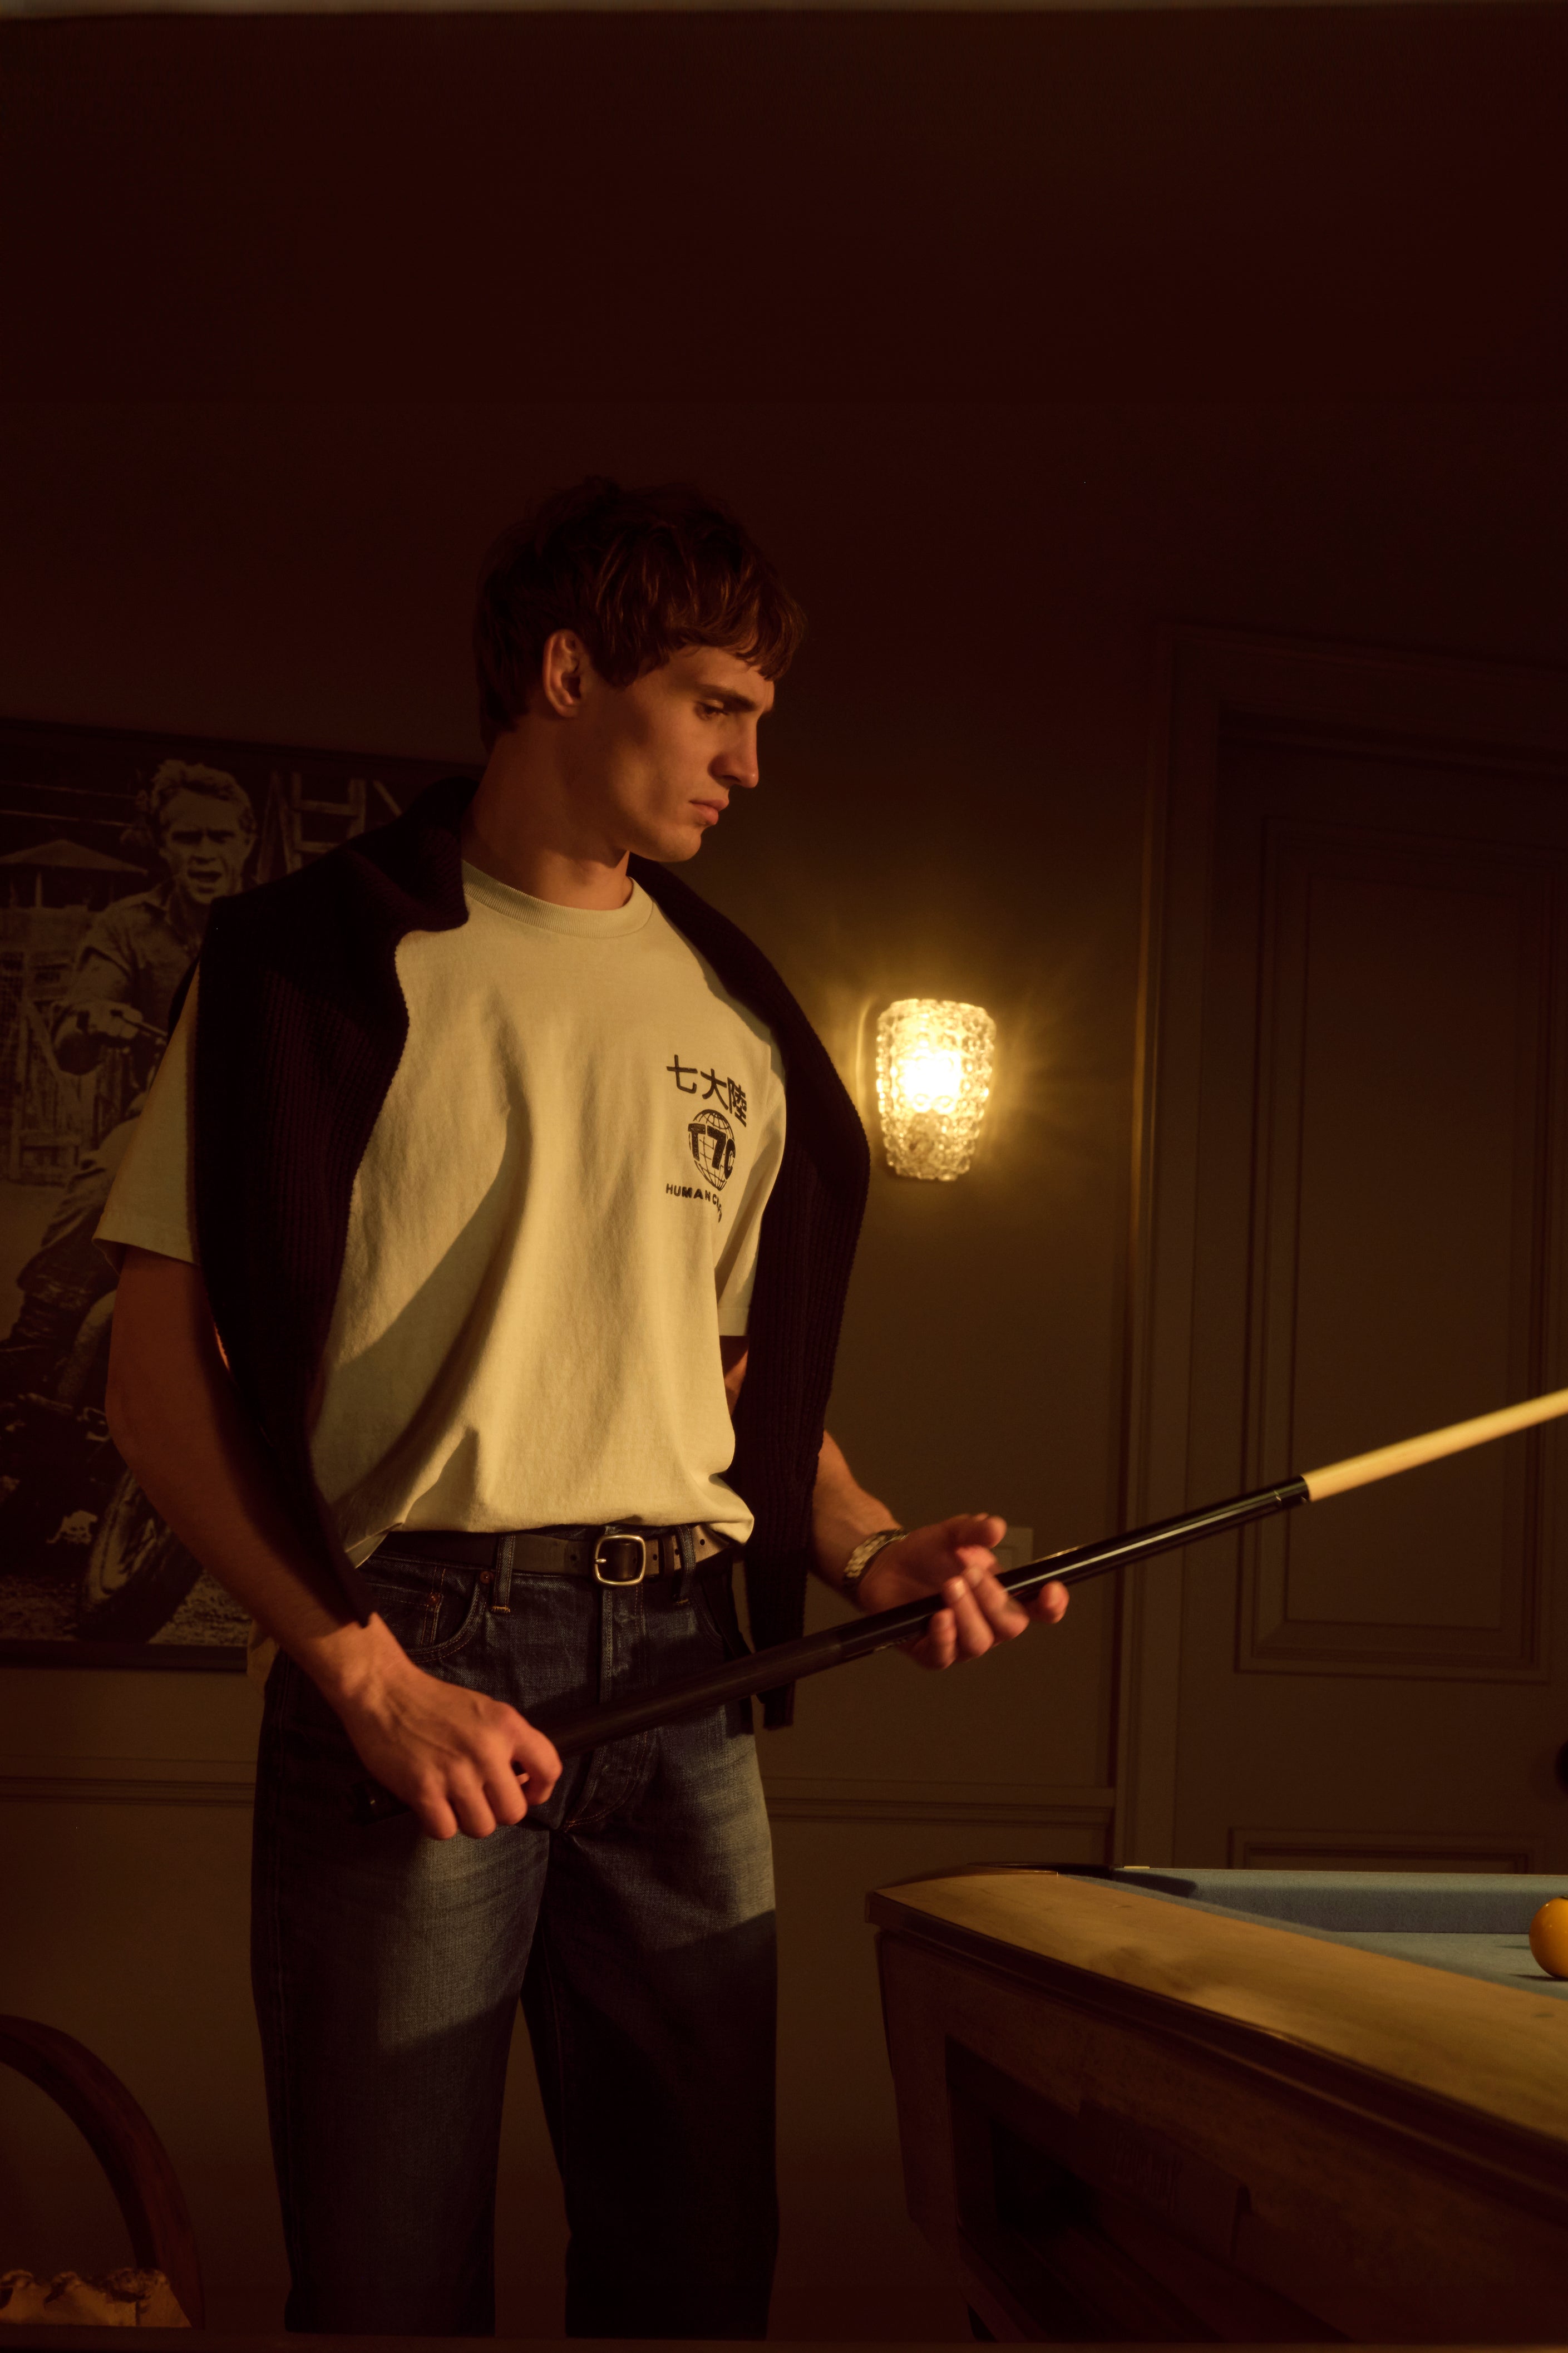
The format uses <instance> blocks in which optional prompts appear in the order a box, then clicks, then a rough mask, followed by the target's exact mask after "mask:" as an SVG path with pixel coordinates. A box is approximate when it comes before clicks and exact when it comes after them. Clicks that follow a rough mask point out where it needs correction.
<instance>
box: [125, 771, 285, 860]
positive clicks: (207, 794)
mask: <svg viewBox="0 0 1568 2353" xmlns="http://www.w3.org/2000/svg"><path fill="white" fill-rule="evenodd" d="M181 793H200V794H201V795H202V797H203V798H204V799H205V800H213V801H231V802H232V803H233V805H234V807H236V808H237V810H238V811H239V829H240V831H241V832H242V833H254V832H255V831H256V811H255V810H254V809H253V808H252V807H251V805H250V795H249V794H248V793H247V791H246V789H245V786H243V785H242V784H241V783H240V782H239V780H238V778H237V777H236V776H230V775H229V773H228V770H227V769H226V768H206V767H204V766H203V765H201V763H200V761H197V760H164V761H163V763H162V764H161V765H159V767H158V768H157V769H155V770H154V772H153V781H152V783H151V784H150V785H149V786H147V789H146V791H145V792H141V793H138V794H137V796H136V807H137V808H138V810H139V811H140V813H141V816H142V823H143V824H144V826H145V827H146V829H147V837H148V839H149V841H150V842H151V843H152V844H153V847H154V848H155V847H156V846H157V844H158V843H159V842H161V841H162V839H163V819H164V818H165V817H166V815H167V814H168V807H169V803H170V802H171V801H172V800H174V799H176V798H177V797H178V796H179V795H180V794H181Z"/></svg>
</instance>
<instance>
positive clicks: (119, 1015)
mask: <svg viewBox="0 0 1568 2353" xmlns="http://www.w3.org/2000/svg"><path fill="white" fill-rule="evenodd" d="M75 1010H76V1018H77V1020H78V1022H79V1025H80V1026H81V1028H83V1029H85V1030H86V1031H87V1034H88V1036H89V1038H112V1039H115V1041H116V1042H117V1043H121V1044H122V1043H124V1041H125V1040H127V1039H132V1038H140V1037H141V1036H142V1034H143V1032H144V1031H146V1030H149V1029H152V1027H153V1025H152V1023H151V1022H150V1021H144V1020H143V1019H142V1016H141V1014H140V1013H138V1012H137V1010H136V1008H135V1007H134V1006H133V1005H117V1004H116V1003H115V1002H114V1000H113V999H112V998H111V997H89V1000H88V1002H87V1003H86V1004H85V1005H79V1006H78V1007H77V1008H75Z"/></svg>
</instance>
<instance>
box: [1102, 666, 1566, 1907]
mask: <svg viewBox="0 0 1568 2353" xmlns="http://www.w3.org/2000/svg"><path fill="white" fill-rule="evenodd" d="M1265 699H1266V698H1265ZM1207 770H1208V776H1209V786H1210V790H1209V796H1208V804H1207V809H1206V817H1205V827H1204V839H1205V870H1206V871H1205V881H1204V889H1203V892H1202V894H1201V896H1202V902H1203V906H1204V916H1205V920H1204V924H1203V929H1202V934H1201V936H1199V935H1197V934H1194V936H1193V937H1192V938H1191V939H1189V941H1188V942H1187V949H1188V954H1189V956H1190V957H1193V958H1194V960H1195V962H1196V964H1197V965H1198V966H1199V967H1201V968H1200V969H1195V970H1191V971H1189V972H1187V973H1186V974H1185V975H1184V987H1185V989H1186V993H1187V998H1188V1002H1189V1006H1190V1010H1191V1023H1192V1026H1193V1028H1194V1036H1193V1038H1192V1040H1191V1047H1192V1050H1191V1051H1189V1052H1188V1053H1187V1055H1186V1057H1185V1060H1184V1061H1182V1060H1181V1058H1180V1057H1177V1058H1176V1065H1175V1066H1173V1067H1174V1068H1175V1071H1176V1075H1177V1076H1178V1077H1182V1076H1184V1080H1185V1100H1184V1101H1180V1102H1175V1101H1172V1100H1170V1099H1167V1101H1166V1102H1165V1103H1163V1104H1162V1105H1161V1107H1160V1108H1161V1112H1162V1114H1163V1117H1164V1118H1165V1119H1166V1121H1167V1123H1170V1122H1174V1124H1175V1125H1176V1127H1177V1129H1178V1130H1179V1131H1180V1139H1179V1140H1180V1142H1181V1145H1182V1149H1181V1150H1180V1151H1176V1152H1171V1153H1168V1154H1167V1155H1166V1160H1165V1163H1164V1165H1163V1166H1162V1165H1161V1164H1160V1162H1159V1159H1158V1155H1156V1156H1155V1159H1154V1161H1153V1162H1152V1174H1151V1181H1152V1183H1153V1184H1154V1185H1155V1186H1158V1184H1159V1183H1160V1182H1161V1181H1162V1177H1163V1178H1164V1179H1165V1180H1166V1181H1172V1180H1174V1181H1176V1182H1177V1183H1178V1184H1184V1186H1185V1187H1186V1188H1187V1198H1186V1202H1185V1222H1184V1229H1183V1242H1184V1250H1185V1253H1186V1258H1185V1264H1186V1272H1187V1290H1186V1295H1185V1300H1184V1323H1183V1329H1182V1332H1181V1334H1180V1345H1181V1349H1182V1353H1183V1355H1184V1363H1183V1365H1182V1366H1181V1371H1180V1377H1179V1378H1174V1379H1173V1378H1171V1377H1170V1372H1171V1358H1172V1354H1173V1351H1172V1348H1171V1346H1170V1345H1169V1340H1167V1345H1166V1350H1165V1359H1166V1376H1167V1377H1166V1379H1165V1384H1164V1386H1165V1388H1166V1390H1167V1391H1168V1395H1167V1396H1166V1397H1165V1398H1164V1399H1163V1411H1164V1417H1165V1421H1166V1423H1167V1425H1169V1426H1168V1427H1166V1428H1165V1429H1164V1430H1163V1432H1161V1431H1159V1430H1155V1431H1154V1432H1153V1436H1154V1438H1155V1440H1156V1441H1157V1442H1160V1443H1163V1445H1164V1447H1165V1450H1166V1458H1167V1463H1168V1465H1173V1461H1174V1457H1175V1454H1176V1452H1177V1451H1178V1447H1179V1451H1180V1453H1181V1456H1182V1458H1183V1461H1182V1470H1181V1485H1182V1487H1183V1488H1184V1494H1183V1495H1182V1496H1181V1497H1180V1498H1179V1499H1177V1501H1178V1503H1182V1504H1198V1503H1202V1502H1206V1501H1209V1500H1212V1499H1217V1498H1219V1497H1221V1496H1223V1495H1226V1494H1228V1493H1236V1492H1237V1491H1239V1490H1241V1489H1244V1488H1248V1487H1254V1486H1260V1485H1263V1484H1265V1483H1267V1482H1268V1481H1269V1480H1271V1479H1274V1478H1277V1477H1279V1476H1282V1475H1284V1474H1286V1473H1288V1472H1291V1471H1300V1470H1306V1469H1310V1468H1312V1467H1313V1466H1315V1465H1316V1464H1319V1463H1322V1462H1328V1461H1334V1460H1336V1459H1337V1458H1339V1457H1340V1456H1342V1455H1346V1454H1351V1453H1355V1452H1359V1451H1362V1450H1363V1449H1365V1448H1369V1447H1372V1446H1375V1445H1380V1444H1383V1443H1384V1442H1385V1441H1387V1440H1393V1439H1396V1438H1400V1437H1405V1436H1408V1435H1410V1434H1412V1433H1414V1432H1415V1431H1417V1430H1425V1429H1428V1428H1431V1427H1434V1426H1436V1425H1438V1424H1441V1423H1445V1422H1448V1421H1453V1420H1457V1419H1461V1418H1463V1417H1465V1416H1468V1415H1470V1414H1475V1413H1480V1412H1484V1411H1486V1410H1488V1409H1490V1408H1491V1407H1494V1406H1497V1405H1500V1404H1503V1403H1506V1402H1508V1401H1510V1400H1512V1399H1514V1398H1521V1397H1525V1396H1529V1395H1531V1394H1533V1393H1535V1392H1537V1391H1539V1390H1542V1389H1546V1388H1557V1387H1561V1386H1563V1385H1564V1384H1568V1328H1565V1324H1564V1315H1563V1309H1564V1303H1565V1298H1564V1293H1565V1283H1568V1254H1565V1243H1568V1223H1565V1217H1564V1209H1565V1187H1568V762H1563V761H1562V760H1559V759H1557V758H1555V757H1554V756H1552V754H1551V752H1550V750H1548V751H1547V752H1546V753H1545V754H1542V753H1539V752H1532V751H1530V750H1528V749H1525V748H1523V747H1519V748H1514V747H1510V746H1506V745H1505V746H1502V747H1488V746H1487V745H1486V744H1484V743H1483V744H1480V745H1479V746H1478V745H1475V744H1462V743H1461V744H1445V743H1444V742H1442V741H1441V740H1440V739H1439V740H1423V739H1422V738H1421V737H1420V736H1419V735H1418V734H1415V733H1402V734H1392V735H1384V734H1382V733H1379V732H1378V731H1376V730H1368V729H1364V728H1355V729H1346V728H1343V727H1336V726H1335V725H1334V724H1333V723H1331V722H1329V723H1324V722H1323V721H1321V720H1314V719H1312V718H1311V717H1310V715H1309V716H1307V717H1305V718H1303V715H1302V714H1301V713H1300V712H1299V711H1298V712H1286V713H1285V714H1283V715H1279V714H1271V713H1269V712H1268V711H1267V710H1265V711H1262V712H1259V711H1257V710H1254V711H1252V712H1247V711H1234V710H1233V711H1226V710H1224V709H1223V708H1221V709H1219V710H1218V711H1216V712H1215V719H1214V725H1213V729H1212V742H1211V746H1210V752H1209V755H1208V760H1207ZM1167 945H1169V943H1167ZM1170 1075H1172V1073H1171V1072H1170V1071H1168V1072H1167V1076H1170ZM1169 1223H1170V1221H1169V1219H1167V1229H1168V1228H1169ZM1158 1227H1159V1208H1158V1204H1155V1205H1154V1208H1153V1214H1152V1219H1151V1221H1150V1229H1151V1231H1156V1230H1157V1229H1158ZM1167 1238H1168V1235H1167ZM1155 1371H1156V1377H1155V1378H1154V1381H1153V1384H1152V1419H1153V1421H1154V1422H1155V1423H1157V1422H1158V1420H1159V1418H1160V1414H1161V1411H1162V1399H1161V1397H1160V1395H1159V1393H1158V1392H1159V1388H1160V1381H1159V1377H1158V1366H1156V1368H1155ZM1178 1423H1179V1424H1180V1425H1181V1427H1180V1429H1179V1430H1178V1428H1177V1427H1176V1425H1177V1424H1178ZM1565 1479H1568V1430H1548V1431H1543V1432H1542V1433H1540V1434H1537V1435H1531V1436H1529V1437H1524V1438H1519V1439H1514V1440H1508V1441H1506V1442H1505V1443H1503V1444H1501V1445H1494V1446H1491V1447H1489V1448H1486V1449H1484V1450H1479V1451H1476V1452H1473V1453H1468V1454H1466V1455H1463V1456H1459V1457H1456V1458H1454V1459H1452V1460H1450V1461H1447V1462H1445V1463H1443V1464H1440V1465H1437V1466H1435V1467H1433V1468H1430V1469H1427V1470H1424V1471H1421V1472H1413V1473H1409V1474H1406V1475H1405V1476H1404V1477H1402V1478H1399V1479H1396V1480H1392V1481H1389V1482H1384V1483H1383V1484H1380V1485H1378V1486H1375V1487H1372V1488H1369V1489H1366V1490H1363V1491H1361V1492H1359V1493H1352V1494H1350V1495H1347V1496H1344V1497H1342V1498H1338V1499H1335V1500H1333V1501H1331V1502H1326V1503H1324V1504H1319V1505H1316V1506H1309V1507H1306V1508H1305V1509H1302V1510H1300V1511H1297V1512H1293V1513H1290V1514H1285V1515H1282V1516H1280V1517H1279V1518H1276V1519H1272V1520H1269V1521H1267V1522H1264V1523H1261V1524H1259V1525H1256V1526H1254V1527H1253V1528H1251V1529H1249V1530H1247V1532H1245V1534H1244V1535H1241V1536H1239V1537H1237V1538H1233V1539H1231V1540H1229V1541H1228V1542H1227V1543H1224V1544H1220V1543H1215V1544H1210V1545H1208V1546H1204V1547H1201V1548H1198V1547H1194V1550H1193V1551H1192V1552H1191V1553H1190V1554H1189V1555H1188V1556H1187V1557H1186V1559H1185V1562H1184V1564H1183V1565H1182V1566H1181V1567H1180V1569H1179V1570H1178V1572H1177V1574H1176V1577H1174V1579H1173V1587H1174V1591H1173V1593H1166V1594H1164V1595H1162V1596H1161V1598H1160V1599H1159V1601H1158V1602H1157V1603H1154V1604H1150V1603H1149V1602H1148V1599H1147V1596H1148V1591H1149V1590H1150V1588H1146V1590H1145V1597H1144V1601H1145V1606H1144V1609H1143V1611H1142V1625H1141V1635H1142V1639H1141V1642H1140V1613H1139V1611H1138V1609H1136V1608H1135V1609H1132V1610H1131V1612H1130V1651H1129V1672H1128V1674H1127V1676H1126V1678H1125V1680H1124V1684H1123V1694H1124V1704H1125V1705H1126V1706H1127V1707H1128V1709H1129V1710H1130V1711H1131V1714H1132V1715H1133V1717H1134V1719H1136V1717H1137V1714H1138V1711H1139V1710H1140V1708H1141V1709H1142V1722H1141V1723H1140V1722H1139V1721H1137V1720H1134V1721H1132V1722H1131V1723H1130V1724H1129V1725H1128V1733H1129V1742H1128V1746H1129V1751H1130V1755H1131V1759H1132V1761H1133V1763H1134V1766H1136V1765H1137V1764H1138V1763H1139V1762H1140V1761H1141V1765H1142V1782H1143V1788H1144V1794H1145V1796H1146V1797H1147V1795H1148V1791H1149V1787H1150V1783H1151V1778H1152V1777H1154V1776H1157V1775H1158V1773H1159V1771H1160V1770H1161V1768H1162V1767H1163V1772H1164V1774H1165V1776H1166V1778H1167V1780H1168V1787H1167V1788H1165V1790H1164V1791H1163V1803H1156V1804H1155V1805H1153V1806H1152V1807H1149V1806H1145V1808H1144V1813H1143V1821H1142V1824H1140V1823H1139V1822H1138V1820H1137V1819H1136V1816H1135V1814H1132V1815H1131V1819H1130V1820H1129V1821H1128V1827H1127V1831H1126V1836H1125V1839H1124V1852H1126V1854H1127V1856H1128V1859H1130V1860H1132V1861H1157V1860H1172V1859H1173V1860H1176V1861H1179V1862H1232V1863H1236V1864H1247V1863H1251V1864H1267V1863H1274V1864H1279V1865H1284V1866H1287V1867H1290V1866H1295V1867H1311V1866H1314V1865H1321V1864H1334V1863H1345V1864H1351V1865H1354V1864H1360V1865H1363V1866H1365V1867H1369V1868H1373V1867H1399V1866H1400V1865H1402V1864H1403V1865H1405V1866H1408V1867H1412V1868H1417V1867H1426V1868H1435V1869H1502V1870H1510V1869H1515V1870H1527V1869H1536V1870H1543V1869H1544V1870H1551V1869H1557V1868H1562V1869H1564V1870H1568V1795H1565V1794H1564V1792H1563V1788H1561V1787H1560V1786H1559V1784H1558V1781H1557V1779H1556V1778H1555V1775H1554V1770H1553V1760H1554V1758H1555V1757H1556V1754H1557V1752H1558V1750H1559V1749H1560V1748H1562V1747H1563V1744H1564V1743H1568V1610H1565V1609H1563V1607H1562V1600H1563V1596H1562V1591H1561V1588H1562V1585H1563V1576H1564V1571H1565V1569H1568V1520H1565V1512H1568V1487H1565ZM1152 1500H1153V1501H1154V1503H1155V1505H1156V1508H1165V1507H1168V1506H1169V1505H1170V1504H1171V1502H1172V1500H1173V1499H1172V1497H1171V1496H1170V1494H1169V1493H1166V1494H1164V1495H1162V1496H1159V1497H1156V1498H1153V1499H1152ZM1129 1576H1130V1577H1138V1576H1142V1577H1143V1578H1145V1579H1146V1580H1152V1579H1158V1578H1160V1577H1161V1576H1162V1569H1161V1567H1159V1566H1158V1565H1151V1566H1150V1567H1148V1568H1146V1569H1144V1570H1142V1571H1134V1572H1130V1573H1129ZM1162 1646H1163V1647H1162ZM1151 1734H1152V1738H1151ZM1141 1738H1142V1744H1143V1753H1142V1758H1141V1760H1140V1759H1139V1757H1138V1750H1139V1744H1140V1739H1141ZM1130 1812H1131V1810H1130ZM1141 1828H1142V1829H1143V1830H1144V1831H1145V1832H1146V1835H1145V1837H1144V1839H1143V1841H1142V1843H1143V1844H1146V1845H1150V1846H1152V1848H1153V1849H1154V1850H1156V1851H1152V1852H1136V1851H1135V1849H1136V1848H1137V1847H1138V1846H1139V1844H1140V1838H1139V1831H1140V1829H1141ZM1161 1848H1163V1852H1160V1851H1158V1850H1160V1849H1161Z"/></svg>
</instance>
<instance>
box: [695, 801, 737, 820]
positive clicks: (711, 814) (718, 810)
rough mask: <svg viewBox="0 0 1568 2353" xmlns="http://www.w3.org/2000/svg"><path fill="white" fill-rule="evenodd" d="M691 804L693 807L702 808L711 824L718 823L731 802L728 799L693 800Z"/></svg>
mask: <svg viewBox="0 0 1568 2353" xmlns="http://www.w3.org/2000/svg"><path fill="white" fill-rule="evenodd" d="M691 806H692V807H693V808H697V809H700V810H701V811H702V814H703V816H704V817H705V818H707V820H708V822H709V824H710V825H717V824H718V822H719V820H720V818H721V817H722V816H723V814H724V812H725V810H726V809H727V808H728V807H729V806H730V804H729V802H728V801H727V800H723V801H693V802H692V804H691Z"/></svg>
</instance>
